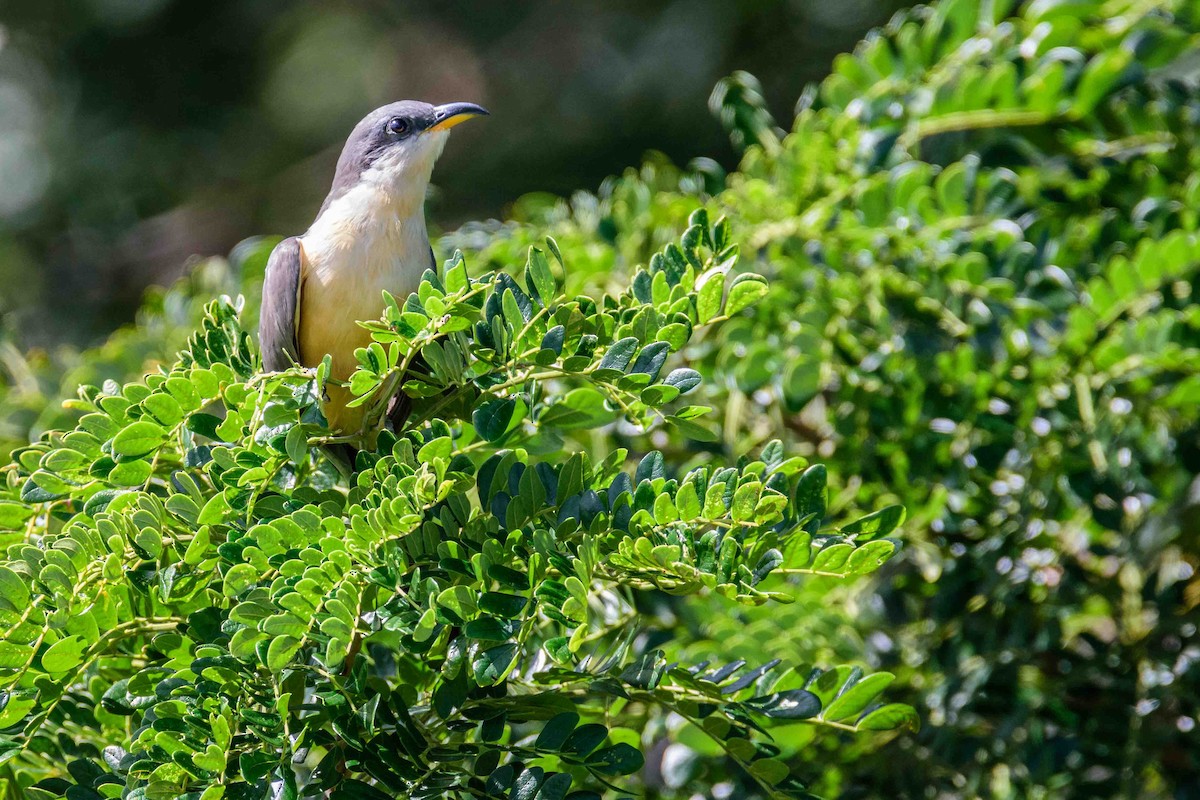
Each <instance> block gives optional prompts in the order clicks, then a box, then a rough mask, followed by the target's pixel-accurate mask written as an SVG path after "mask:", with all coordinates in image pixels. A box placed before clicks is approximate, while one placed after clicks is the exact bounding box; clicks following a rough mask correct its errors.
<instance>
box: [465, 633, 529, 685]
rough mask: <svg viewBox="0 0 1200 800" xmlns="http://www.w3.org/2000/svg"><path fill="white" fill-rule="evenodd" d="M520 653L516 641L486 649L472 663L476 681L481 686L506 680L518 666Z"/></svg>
mask: <svg viewBox="0 0 1200 800" xmlns="http://www.w3.org/2000/svg"><path fill="white" fill-rule="evenodd" d="M519 653H520V648H519V646H518V645H517V644H516V643H515V642H508V643H506V644H502V645H498V646H496V647H492V648H489V649H487V650H484V651H483V652H482V653H480V654H479V655H478V656H477V657H476V658H475V660H474V661H473V662H472V663H471V669H472V671H473V672H474V674H475V682H476V683H478V684H479V685H480V686H494V685H495V684H497V683H499V682H500V681H502V680H504V679H505V678H506V677H508V673H509V672H510V671H511V670H512V668H513V667H515V666H516V664H517V656H518V655H519Z"/></svg>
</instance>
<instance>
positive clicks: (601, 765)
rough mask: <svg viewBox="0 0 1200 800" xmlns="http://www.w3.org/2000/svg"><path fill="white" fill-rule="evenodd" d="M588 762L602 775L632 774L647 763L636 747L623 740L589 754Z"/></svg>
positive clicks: (589, 765)
mask: <svg viewBox="0 0 1200 800" xmlns="http://www.w3.org/2000/svg"><path fill="white" fill-rule="evenodd" d="M586 763H587V765H588V767H590V768H591V769H594V770H595V771H596V772H599V773H600V774H601V775H632V774H633V773H635V772H637V771H638V770H640V769H641V768H642V767H643V766H644V765H645V759H644V758H643V757H642V753H641V751H640V750H638V749H637V748H636V747H633V746H632V745H629V744H626V743H625V742H621V743H619V744H615V745H613V746H612V747H605V748H604V749H603V750H597V751H596V752H594V753H592V754H591V755H590V756H588V758H587V762H586Z"/></svg>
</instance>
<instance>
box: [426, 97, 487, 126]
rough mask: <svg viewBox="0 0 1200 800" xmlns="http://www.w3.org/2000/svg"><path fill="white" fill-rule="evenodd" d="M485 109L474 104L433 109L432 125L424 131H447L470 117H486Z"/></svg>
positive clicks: (457, 104) (447, 104)
mask: <svg viewBox="0 0 1200 800" xmlns="http://www.w3.org/2000/svg"><path fill="white" fill-rule="evenodd" d="M487 113H488V112H487V109H486V108H484V107H483V106H477V105H475V104H474V103H446V104H445V105H441V106H437V107H436V108H434V109H433V124H432V125H430V126H429V127H428V128H427V129H426V130H429V131H447V130H450V129H451V128H453V127H454V126H455V125H457V124H458V123H460V122H466V121H467V120H469V119H471V118H472V117H486V116H487Z"/></svg>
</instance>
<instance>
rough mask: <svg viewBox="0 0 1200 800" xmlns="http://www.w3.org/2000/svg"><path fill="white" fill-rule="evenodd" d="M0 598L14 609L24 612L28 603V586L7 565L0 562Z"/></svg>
mask: <svg viewBox="0 0 1200 800" xmlns="http://www.w3.org/2000/svg"><path fill="white" fill-rule="evenodd" d="M0 598H3V599H4V600H6V601H8V603H9V605H11V606H12V608H13V610H14V611H18V612H24V611H25V609H26V607H27V606H28V605H29V599H30V597H29V586H28V585H27V584H26V583H25V581H24V580H23V579H22V578H21V577H20V576H19V575H17V573H16V572H14V571H13V570H12V568H11V567H9V566H7V565H2V564H0Z"/></svg>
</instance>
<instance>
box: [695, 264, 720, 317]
mask: <svg viewBox="0 0 1200 800" xmlns="http://www.w3.org/2000/svg"><path fill="white" fill-rule="evenodd" d="M724 294H725V275H724V273H720V272H717V273H713V274H712V275H709V277H708V280H707V281H705V283H704V285H703V286H701V287H700V293H699V294H698V295H697V296H696V319H697V320H698V321H699V322H700V324H701V325H703V324H704V323H706V322H708V321H709V320H710V319H712V318H713V317H715V316H717V314H719V313H720V311H721V299H722V297H723V296H724Z"/></svg>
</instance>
